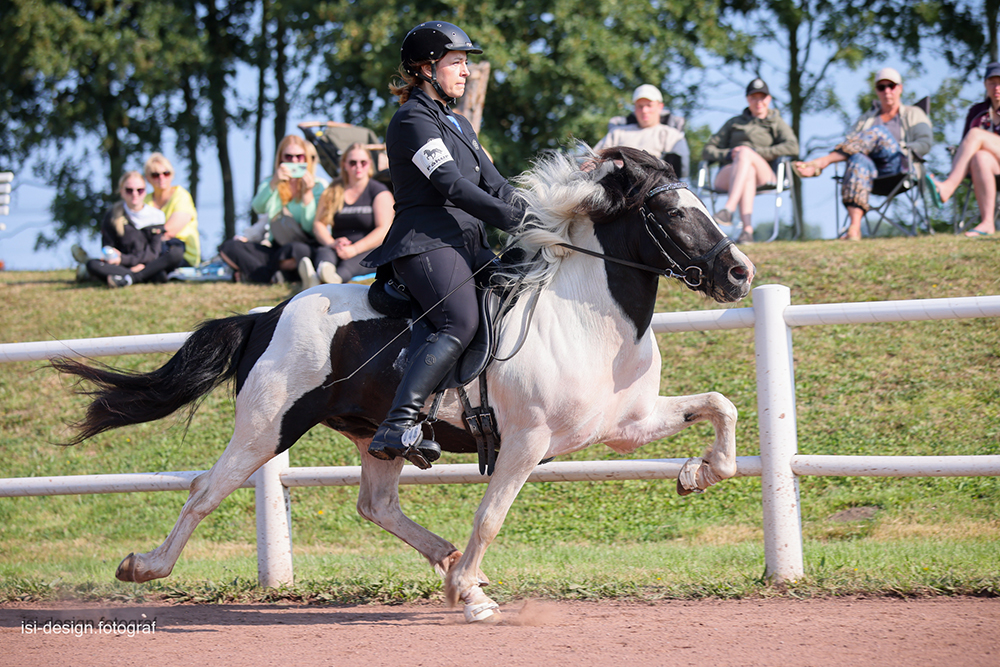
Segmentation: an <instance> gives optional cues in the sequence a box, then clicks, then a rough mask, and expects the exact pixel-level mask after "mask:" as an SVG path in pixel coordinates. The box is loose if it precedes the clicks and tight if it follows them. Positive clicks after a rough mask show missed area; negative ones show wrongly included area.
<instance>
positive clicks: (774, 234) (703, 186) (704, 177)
mask: <svg viewBox="0 0 1000 667" xmlns="http://www.w3.org/2000/svg"><path fill="white" fill-rule="evenodd" d="M771 168H772V169H774V173H775V176H776V177H777V178H776V179H775V181H774V183H765V184H764V185H762V186H760V187H759V188H757V196H758V197H759V196H761V195H772V194H773V195H774V228H773V229H772V230H771V236H770V237H769V238H768V239H767V241H766V242H767V243H770V242H771V241H774V240H775V239H777V238H778V232H779V230H780V225H781V204H782V197H783V195H784V193H786V192H787V193H788V199H789V201H790V202H791V204H792V207H791V208H792V220H793V223H792V224H793V229H798V224H796V223H797V222H798V208H797V207H796V206H795V188H793V187H792V158H790V157H787V156H786V157H780V158H778V159H777V160H775V161H774V162H772V163H771ZM718 169H719V163H717V162H704V161H702V162H700V163H699V164H698V193H699V195H700V196H701V198H702V199H706V198H707V199H708V200H709V201H710V202H711V205H712V211H718V210H719V204H720V201H719V200H721V199H723V198H728V197H729V191H728V190H716V189H715V176H716V174H717V173H718ZM737 217H738V216H734V218H733V225H732V230H730V231H729V234H731V235H735V236H739V235H740V232H741V231H742V230H743V225H742V223H737V222H736V218H737Z"/></svg>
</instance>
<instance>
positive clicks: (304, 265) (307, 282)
mask: <svg viewBox="0 0 1000 667" xmlns="http://www.w3.org/2000/svg"><path fill="white" fill-rule="evenodd" d="M299 278H301V279H302V287H303V289H309V288H310V287H316V285H319V276H318V275H316V269H315V268H313V263H312V260H311V259H309V258H308V257H303V258H302V259H300V260H299Z"/></svg>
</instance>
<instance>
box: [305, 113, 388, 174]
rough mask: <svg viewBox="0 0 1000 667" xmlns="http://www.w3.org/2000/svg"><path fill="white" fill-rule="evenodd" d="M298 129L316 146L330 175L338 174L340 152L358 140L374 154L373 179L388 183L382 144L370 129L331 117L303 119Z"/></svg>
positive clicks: (358, 142) (323, 165)
mask: <svg viewBox="0 0 1000 667" xmlns="http://www.w3.org/2000/svg"><path fill="white" fill-rule="evenodd" d="M299 129H300V130H302V134H304V135H305V137H306V139H308V140H309V143H311V144H312V145H313V146H315V147H316V152H317V153H319V163H320V165H321V166H322V167H323V169H324V170H325V171H326V173H327V174H329V175H330V178H337V176H339V175H340V156H341V155H342V154H343V152H344V151H345V150H347V149H348V148H349V147H350V146H351V145H352V144H361V145H362V146H363V147H364V148H365V149H367V150H368V151H370V152H371V153H372V155H373V157H374V158H375V170H376V174H375V179H376V180H378V181H381V182H383V183H385V184H386V185H388V186H389V187H390V188H391V187H392V183H391V181H390V180H389V158H388V157H387V156H386V154H385V144H383V143H379V141H378V136H377V135H376V134H375V132H373V131H372V130H369V129H368V128H367V127H360V126H358V125H349V124H347V123H337V122H334V121H325V122H324V121H307V122H305V123H299Z"/></svg>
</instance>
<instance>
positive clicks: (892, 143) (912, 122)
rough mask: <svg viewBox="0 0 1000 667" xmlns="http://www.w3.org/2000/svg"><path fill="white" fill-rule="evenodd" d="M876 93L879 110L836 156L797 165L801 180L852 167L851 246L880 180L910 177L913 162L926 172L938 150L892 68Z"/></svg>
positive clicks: (881, 76) (846, 187) (845, 188)
mask: <svg viewBox="0 0 1000 667" xmlns="http://www.w3.org/2000/svg"><path fill="white" fill-rule="evenodd" d="M875 93H876V95H877V100H876V103H875V105H874V106H873V107H872V109H871V110H870V111H868V112H867V113H865V114H862V116H861V118H859V119H858V120H857V122H855V123H854V127H852V128H851V131H850V132H849V133H848V134H847V137H846V138H845V139H844V141H843V142H841V143H840V144H838V145H837V146H836V147H835V148H834V149H833V152H832V153H829V154H828V155H824V156H823V157H819V158H816V159H815V160H810V161H808V162H796V163H794V164H793V165H792V166H793V167H794V168H795V171H796V172H798V174H799V176H801V177H803V178H812V177H814V176H819V175H820V174H821V173H823V169H825V168H826V167H827V166H828V165H831V164H833V163H835V162H847V167H846V168H845V170H844V180H843V181H842V182H841V200H842V201H843V202H844V206H845V207H846V208H847V216H848V218H849V219H850V227H849V228H848V229H847V233H846V234H845V235H844V237H843V238H845V239H847V240H849V241H858V240H860V239H861V220H862V218H864V217H865V213H867V212H868V209H869V208H871V207H870V206H869V204H868V197H869V196H870V195H871V191H872V183H873V181H874V180H875V178H876V177H879V176H890V175H892V174H899V173H902V172H905V171H908V170H909V169H910V164H911V163H912V162H915V163H916V164H915V165H914V166H915V167H916V169H917V170H918V172H922V171H923V163H922V160H920V159H918V158H923V156H925V155H927V153H928V151H930V149H931V146H932V145H933V144H934V135H933V133H932V131H931V121H930V119H929V118H928V117H927V114H926V113H924V110H923V109H921V108H920V107H913V106H908V105H905V104H902V103H901V102H900V100H901V99H902V97H903V79H902V77H901V76H899V72H897V71H896V70H894V69H893V68H891V67H883V68H882V69H880V70H879V71H878V72H877V73H876V74H875ZM918 175H919V174H918Z"/></svg>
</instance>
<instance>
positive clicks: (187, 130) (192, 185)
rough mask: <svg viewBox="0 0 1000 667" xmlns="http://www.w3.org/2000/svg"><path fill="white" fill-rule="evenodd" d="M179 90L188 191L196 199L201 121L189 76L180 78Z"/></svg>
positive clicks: (199, 173)
mask: <svg viewBox="0 0 1000 667" xmlns="http://www.w3.org/2000/svg"><path fill="white" fill-rule="evenodd" d="M181 91H182V92H183V94H184V113H183V115H182V121H181V126H182V127H183V128H184V134H185V137H184V152H185V153H186V154H187V159H188V172H189V173H188V191H189V192H190V193H191V199H193V200H194V201H195V202H196V203H197V201H198V181H199V180H200V178H201V163H200V162H198V144H200V143H201V121H200V120H199V119H198V98H197V96H196V95H195V91H194V87H193V86H192V85H191V77H189V76H184V77H182V78H181Z"/></svg>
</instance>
